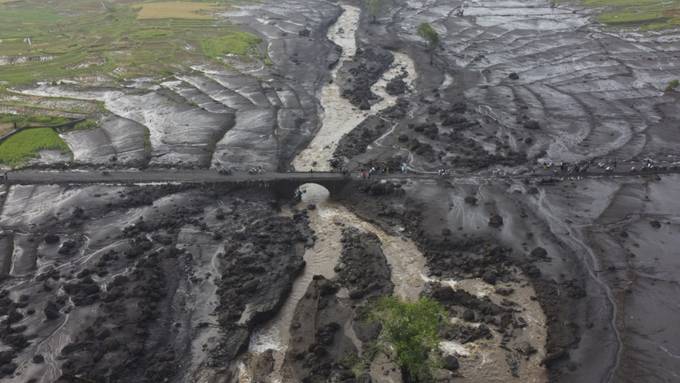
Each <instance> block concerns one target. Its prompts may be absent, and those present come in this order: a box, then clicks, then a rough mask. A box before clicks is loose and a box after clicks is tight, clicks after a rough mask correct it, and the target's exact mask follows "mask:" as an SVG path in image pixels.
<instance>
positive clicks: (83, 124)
mask: <svg viewBox="0 0 680 383" xmlns="http://www.w3.org/2000/svg"><path fill="white" fill-rule="evenodd" d="M97 127H99V124H98V123H97V121H95V120H90V119H87V120H84V121H80V122H79V123H77V124H75V125H73V130H91V129H96V128H97Z"/></svg>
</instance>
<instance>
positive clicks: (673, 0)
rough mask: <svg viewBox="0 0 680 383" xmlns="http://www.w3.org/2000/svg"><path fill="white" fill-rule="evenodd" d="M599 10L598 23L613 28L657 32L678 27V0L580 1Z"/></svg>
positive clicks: (679, 2) (679, 18) (679, 4)
mask: <svg viewBox="0 0 680 383" xmlns="http://www.w3.org/2000/svg"><path fill="white" fill-rule="evenodd" d="M582 2H583V3H584V4H585V5H588V6H590V7H593V8H597V9H600V10H601V13H600V15H599V16H598V19H599V21H600V22H602V23H604V24H607V25H611V26H615V27H632V28H641V29H643V30H659V29H666V28H673V27H678V26H680V0H667V1H662V0H582Z"/></svg>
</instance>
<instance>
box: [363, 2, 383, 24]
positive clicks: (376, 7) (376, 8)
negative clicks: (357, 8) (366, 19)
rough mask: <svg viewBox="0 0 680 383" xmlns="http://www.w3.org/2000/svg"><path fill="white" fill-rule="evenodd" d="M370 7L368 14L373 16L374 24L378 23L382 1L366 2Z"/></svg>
mask: <svg viewBox="0 0 680 383" xmlns="http://www.w3.org/2000/svg"><path fill="white" fill-rule="evenodd" d="M366 3H367V5H368V13H369V14H370V15H371V18H372V21H371V22H373V23H376V22H377V21H378V13H379V12H380V5H381V3H382V0H366Z"/></svg>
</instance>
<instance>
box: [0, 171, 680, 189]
mask: <svg viewBox="0 0 680 383" xmlns="http://www.w3.org/2000/svg"><path fill="white" fill-rule="evenodd" d="M678 173H680V167H672V168H658V169H644V170H636V171H631V170H628V171H617V172H604V171H599V170H594V171H589V172H586V173H575V174H566V173H560V172H555V171H538V172H533V173H529V172H524V173H520V174H476V175H475V174H467V175H463V174H451V175H447V176H443V177H442V176H439V175H437V174H431V173H406V174H402V173H391V174H377V175H374V176H373V177H371V179H377V180H380V179H396V180H399V179H408V180H449V181H465V180H498V181H502V180H510V179H526V178H529V179H542V178H548V177H555V178H561V177H568V178H572V179H575V178H621V177H637V176H645V175H663V174H678ZM361 179H362V178H361V174H360V173H356V172H355V173H350V174H346V175H345V174H342V173H337V172H287V173H277V172H265V173H259V174H249V173H246V172H235V173H233V174H229V175H227V174H220V173H219V172H217V171H215V170H210V169H178V170H169V169H145V170H105V171H96V170H32V169H29V170H18V171H10V172H6V173H4V174H2V173H0V182H2V183H5V184H7V185H39V184H145V183H182V184H249V183H253V184H256V183H268V184H282V183H286V182H288V183H293V184H298V185H301V184H305V183H318V184H322V185H323V184H337V183H347V182H349V181H352V180H361Z"/></svg>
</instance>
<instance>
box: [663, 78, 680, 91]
mask: <svg viewBox="0 0 680 383" xmlns="http://www.w3.org/2000/svg"><path fill="white" fill-rule="evenodd" d="M678 86H680V80H678V79H675V80H673V81H671V82H669V83H668V86H667V87H666V92H670V91H673V90H675V89H677V88H678Z"/></svg>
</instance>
